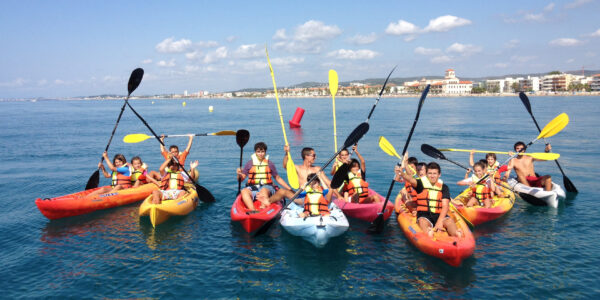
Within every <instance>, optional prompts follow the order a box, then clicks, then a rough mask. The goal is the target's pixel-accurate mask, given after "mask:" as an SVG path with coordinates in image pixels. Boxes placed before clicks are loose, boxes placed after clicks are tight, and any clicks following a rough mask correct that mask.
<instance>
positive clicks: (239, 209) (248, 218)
mask: <svg viewBox="0 0 600 300" xmlns="http://www.w3.org/2000/svg"><path fill="white" fill-rule="evenodd" d="M259 205H260V202H259V201H254V207H255V208H256V210H259V209H258V208H259ZM282 208H283V205H282V203H281V202H276V203H271V205H269V206H267V207H266V208H263V209H261V210H259V212H257V213H252V214H250V213H249V211H250V209H248V208H247V207H246V205H245V204H244V202H243V201H242V195H241V194H240V195H238V196H237V198H235V201H233V204H232V205H231V213H230V215H231V221H233V222H239V223H240V224H241V225H242V227H244V229H245V230H246V232H248V233H251V232H254V231H256V230H257V229H259V228H260V227H261V226H263V225H264V224H265V223H266V222H268V221H270V220H272V219H273V218H275V217H276V216H277V215H278V213H279V212H280V211H281V209H282Z"/></svg>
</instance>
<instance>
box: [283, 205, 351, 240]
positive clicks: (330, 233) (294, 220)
mask: <svg viewBox="0 0 600 300" xmlns="http://www.w3.org/2000/svg"><path fill="white" fill-rule="evenodd" d="M329 209H330V211H331V214H330V215H329V216H315V217H306V218H300V217H299V216H298V214H299V213H302V212H303V211H304V207H302V206H300V205H297V204H296V203H291V204H290V205H289V206H288V207H287V208H286V209H284V210H283V213H282V214H281V220H279V222H280V223H281V226H282V227H283V229H285V230H286V231H287V232H289V233H290V234H292V235H296V236H300V237H302V238H303V239H305V240H306V241H308V242H310V243H311V244H313V245H314V246H315V247H317V248H322V247H324V246H325V245H326V244H327V242H328V241H329V239H331V238H332V237H336V236H339V235H342V234H343V233H344V232H346V231H347V230H348V227H349V224H348V219H346V216H345V215H344V213H343V212H342V210H341V209H339V208H338V207H337V206H336V205H335V203H331V204H330V206H329Z"/></svg>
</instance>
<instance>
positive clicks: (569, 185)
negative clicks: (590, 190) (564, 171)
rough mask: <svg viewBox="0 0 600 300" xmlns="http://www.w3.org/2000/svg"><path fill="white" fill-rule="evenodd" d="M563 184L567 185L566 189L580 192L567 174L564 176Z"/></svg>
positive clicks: (570, 191) (571, 191)
mask: <svg viewBox="0 0 600 300" xmlns="http://www.w3.org/2000/svg"><path fill="white" fill-rule="evenodd" d="M563 184H564V185H565V189H566V190H567V192H569V193H579V191H577V188H576V187H575V185H574V184H573V183H572V182H571V180H570V179H569V177H567V176H566V175H564V176H563Z"/></svg>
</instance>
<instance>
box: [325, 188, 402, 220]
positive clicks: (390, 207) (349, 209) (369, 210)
mask: <svg viewBox="0 0 600 300" xmlns="http://www.w3.org/2000/svg"><path fill="white" fill-rule="evenodd" d="M371 195H377V197H379V199H380V200H381V202H380V203H352V202H348V201H346V200H344V199H335V200H334V201H333V202H335V205H337V206H338V207H339V208H341V209H342V211H343V212H344V214H345V215H346V216H348V217H350V218H356V219H360V220H363V221H367V222H373V221H374V220H375V219H376V218H377V216H378V215H379V213H381V209H382V208H383V202H385V197H383V196H381V195H380V194H378V193H377V192H375V191H374V190H372V189H369V196H371ZM393 211H394V204H392V202H391V201H388V203H387V204H386V206H385V211H384V212H383V220H384V221H385V220H387V219H389V218H390V216H391V215H392V212H393Z"/></svg>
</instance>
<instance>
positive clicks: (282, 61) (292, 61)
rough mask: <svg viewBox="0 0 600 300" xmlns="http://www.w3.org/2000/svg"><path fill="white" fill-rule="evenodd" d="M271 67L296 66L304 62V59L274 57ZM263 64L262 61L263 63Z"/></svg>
mask: <svg viewBox="0 0 600 300" xmlns="http://www.w3.org/2000/svg"><path fill="white" fill-rule="evenodd" d="M271 62H272V63H273V65H276V66H289V65H297V64H301V63H303V62H304V57H295V56H287V57H276V58H273V59H272V60H271ZM263 64H264V61H263Z"/></svg>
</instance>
